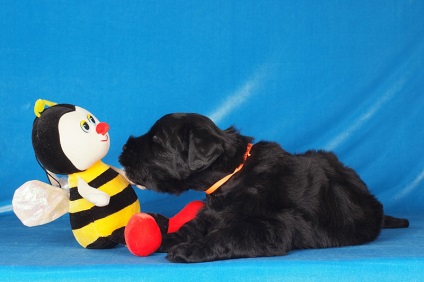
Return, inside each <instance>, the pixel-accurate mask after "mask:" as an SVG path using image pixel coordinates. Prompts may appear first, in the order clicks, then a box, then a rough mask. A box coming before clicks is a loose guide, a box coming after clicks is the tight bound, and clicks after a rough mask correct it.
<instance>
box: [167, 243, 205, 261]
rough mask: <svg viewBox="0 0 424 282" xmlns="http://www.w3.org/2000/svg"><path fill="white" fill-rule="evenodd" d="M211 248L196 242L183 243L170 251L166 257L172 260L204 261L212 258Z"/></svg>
mask: <svg viewBox="0 0 424 282" xmlns="http://www.w3.org/2000/svg"><path fill="white" fill-rule="evenodd" d="M210 252H211V249H210V248H209V247H207V246H202V245H201V244H196V243H181V244H178V245H176V246H174V247H172V248H171V249H170V250H169V251H168V255H167V256H166V258H167V259H168V260H169V261H172V262H184V263H189V262H190V263H193V262H204V261H210V260H211V253H210Z"/></svg>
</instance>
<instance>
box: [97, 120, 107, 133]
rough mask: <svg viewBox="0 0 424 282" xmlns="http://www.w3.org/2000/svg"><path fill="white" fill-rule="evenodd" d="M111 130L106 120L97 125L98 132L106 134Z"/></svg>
mask: <svg viewBox="0 0 424 282" xmlns="http://www.w3.org/2000/svg"><path fill="white" fill-rule="evenodd" d="M108 131H109V125H108V124H107V123H106V122H100V123H99V124H98V125H97V126H96V132H97V133H98V134H101V135H105V134H106V133H107V132H108Z"/></svg>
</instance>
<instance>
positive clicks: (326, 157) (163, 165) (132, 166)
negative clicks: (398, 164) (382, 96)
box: [119, 114, 409, 262]
mask: <svg viewBox="0 0 424 282" xmlns="http://www.w3.org/2000/svg"><path fill="white" fill-rule="evenodd" d="M252 140H253V139H252V138H251V137H248V136H243V135H241V134H239V132H238V131H237V130H236V129H235V128H234V127H230V128H228V129H226V130H221V129H219V128H218V127H217V126H216V125H215V124H214V123H213V122H212V121H211V120H209V119H208V118H206V117H204V116H201V115H198V114H169V115H166V116H164V117H162V118H161V119H159V120H158V121H157V122H156V123H155V124H154V126H153V127H152V128H151V129H150V131H149V132H147V133H146V134H145V135H143V136H140V137H137V138H134V137H130V138H129V139H128V141H127V144H126V145H125V146H124V148H123V153H122V155H121V156H120V159H119V161H120V163H121V164H122V165H123V166H124V168H125V171H126V174H127V176H128V178H129V179H130V180H131V181H133V182H134V183H136V184H140V185H144V186H146V187H148V188H149V189H152V190H155V191H159V192H167V193H174V194H178V193H181V192H183V191H186V190H188V189H195V190H201V191H205V190H209V189H208V188H209V187H211V186H213V185H214V183H216V182H217V181H219V180H220V179H222V178H224V177H226V176H228V175H230V176H228V177H227V178H229V179H228V180H227V181H226V182H225V183H223V184H222V183H221V184H217V185H215V186H214V188H213V189H217V190H216V191H215V192H213V193H211V191H210V190H209V191H208V193H211V194H209V195H207V197H206V206H205V208H204V209H203V210H202V211H200V212H199V214H198V215H197V217H196V218H195V219H194V220H192V221H191V222H189V223H187V224H186V225H184V226H183V227H182V228H181V229H180V230H179V231H178V232H176V233H173V234H169V235H167V237H165V238H164V240H163V243H162V246H161V250H162V251H167V252H168V255H167V258H168V259H169V260H171V261H175V262H203V261H212V260H219V259H230V258H241V257H258V256H278V255H284V254H286V253H287V252H289V251H290V250H293V249H306V248H327V247H338V246H347V245H357V244H363V243H367V242H370V241H372V240H374V239H376V238H377V236H378V235H379V233H380V230H381V228H395V227H407V226H408V225H409V223H408V221H407V220H406V219H397V218H394V217H390V216H384V214H383V207H382V205H381V204H380V202H379V201H378V200H377V199H376V198H375V197H374V196H373V195H371V194H370V192H369V191H368V189H367V186H366V185H365V183H364V182H363V181H362V180H361V179H360V178H359V176H358V175H357V174H356V173H355V171H353V170H352V169H350V168H348V167H346V166H344V165H343V164H342V163H341V162H340V161H339V160H338V159H337V157H336V156H335V155H334V154H333V153H330V152H324V151H308V152H306V153H304V154H290V153H288V152H286V151H284V150H283V149H282V148H281V147H280V146H279V145H278V144H276V143H272V142H258V143H256V144H255V145H253V147H252V148H251V150H250V152H247V150H248V148H249V144H250V143H251V142H252ZM240 164H244V166H243V167H242V168H241V169H240V170H239V171H238V172H236V173H235V174H234V175H232V176H231V174H232V173H233V172H234V171H235V169H236V168H237V167H239V166H240ZM224 181H225V180H223V181H222V182H224ZM217 187H218V188H217Z"/></svg>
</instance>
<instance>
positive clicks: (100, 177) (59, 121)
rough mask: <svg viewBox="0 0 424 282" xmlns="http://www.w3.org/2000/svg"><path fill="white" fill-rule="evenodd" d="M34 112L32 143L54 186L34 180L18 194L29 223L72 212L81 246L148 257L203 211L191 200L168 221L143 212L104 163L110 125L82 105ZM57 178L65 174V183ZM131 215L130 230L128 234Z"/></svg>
mask: <svg viewBox="0 0 424 282" xmlns="http://www.w3.org/2000/svg"><path fill="white" fill-rule="evenodd" d="M34 112H35V115H36V118H35V120H34V123H33V129H32V145H33V148H34V152H35V156H36V159H37V161H38V162H39V163H40V165H41V166H42V168H43V169H44V170H45V172H46V174H47V176H48V179H49V181H50V184H51V185H49V184H47V183H43V182H41V181H36V180H33V181H28V182H26V183H25V184H24V185H22V186H21V187H19V188H18V189H17V190H16V191H15V194H14V198H13V201H12V206H13V209H14V211H15V213H16V215H17V216H18V218H19V219H20V220H21V221H22V222H23V223H24V224H25V225H27V226H36V225H40V224H45V223H48V222H50V221H53V220H55V219H56V218H58V217H60V216H62V215H63V214H65V213H67V212H69V218H70V223H71V228H72V232H73V235H74V237H75V239H76V240H77V242H78V243H79V244H80V245H81V246H82V247H84V248H88V249H104V248H112V247H114V246H116V245H118V244H126V241H131V242H134V243H132V244H131V247H129V249H130V251H131V252H133V253H134V254H136V255H139V256H147V255H150V254H151V253H153V252H155V251H156V250H157V249H158V248H159V247H160V244H161V240H162V234H163V233H166V232H174V231H176V230H178V229H179V227H180V226H182V225H183V224H184V223H186V222H187V221H189V220H191V219H192V218H194V217H195V215H196V214H197V211H198V210H199V209H200V208H202V207H203V203H202V202H199V201H195V202H192V203H190V204H188V205H187V206H186V207H185V208H184V209H183V210H181V211H180V212H179V213H178V214H177V215H175V216H174V217H172V218H170V219H168V218H166V217H164V216H161V215H159V214H145V213H140V204H139V200H138V198H137V195H136V193H135V192H134V190H133V189H132V187H131V184H130V183H129V181H128V180H127V179H126V177H125V175H124V174H123V173H122V171H120V170H119V169H116V168H113V167H111V166H109V165H107V164H105V163H103V162H102V161H101V159H102V158H103V157H104V156H106V154H107V152H108V151H109V147H110V136H109V133H108V131H109V125H108V124H107V123H105V122H100V121H99V120H98V119H97V118H96V117H95V116H94V115H93V114H91V113H90V112H89V111H87V110H85V109H83V108H81V107H78V106H74V105H70V104H56V103H53V102H49V101H47V100H41V99H40V100H38V101H37V102H36V103H35V107H34ZM57 174H59V175H67V181H66V180H65V181H64V180H63V178H59V177H58V176H57ZM60 188H64V189H60ZM133 216H135V219H133V221H132V222H133V224H132V227H131V231H128V230H127V232H125V227H126V225H127V223H128V221H129V220H130V219H131V218H132V217H133ZM134 222H135V223H134ZM125 236H127V238H125Z"/></svg>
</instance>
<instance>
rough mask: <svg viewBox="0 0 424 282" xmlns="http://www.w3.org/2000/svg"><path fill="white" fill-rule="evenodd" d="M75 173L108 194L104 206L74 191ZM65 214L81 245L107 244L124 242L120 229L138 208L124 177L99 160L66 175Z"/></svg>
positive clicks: (122, 231) (105, 246)
mask: <svg viewBox="0 0 424 282" xmlns="http://www.w3.org/2000/svg"><path fill="white" fill-rule="evenodd" d="M78 177H80V178H82V179H83V180H84V181H85V182H87V183H88V185H90V186H91V187H93V188H96V189H99V190H101V191H103V192H105V193H107V194H108V195H109V196H110V202H109V204H108V205H107V206H104V207H97V206H95V205H94V204H93V203H91V202H89V201H87V200H86V199H84V198H82V197H81V195H80V194H79V193H78V188H77V184H78ZM68 182H69V187H70V203H69V216H70V220H71V227H72V232H73V233H74V236H75V239H76V240H77V241H78V243H79V244H80V245H81V246H83V247H84V248H89V249H104V248H111V247H113V246H115V245H117V244H118V243H122V244H125V239H124V229H125V226H126V224H127V223H128V221H129V219H130V218H131V216H133V215H134V214H136V213H138V212H140V203H139V201H138V198H137V195H136V194H135V192H134V190H133V188H132V187H131V185H130V184H129V183H128V181H127V180H126V179H125V178H124V177H123V176H122V175H120V174H119V173H118V172H116V171H115V170H114V169H113V168H111V167H110V166H108V165H106V164H104V163H103V162H101V161H98V162H97V163H95V164H94V165H93V166H92V167H90V168H89V169H87V170H85V171H82V172H77V173H74V174H71V175H69V178H68Z"/></svg>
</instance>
